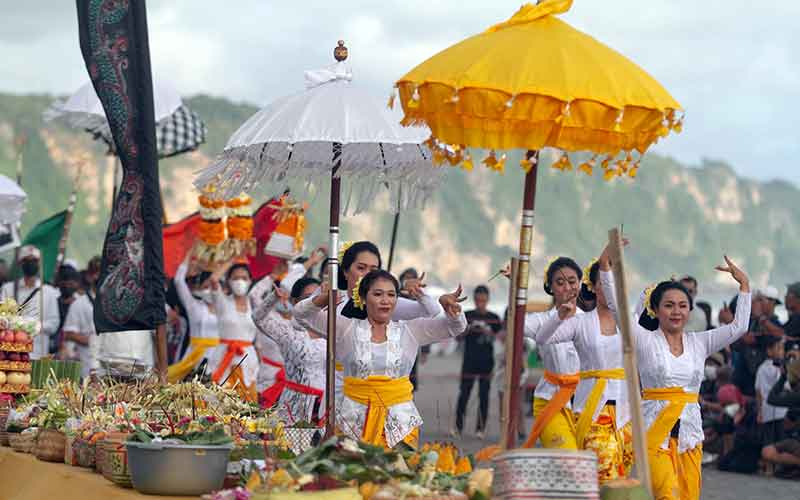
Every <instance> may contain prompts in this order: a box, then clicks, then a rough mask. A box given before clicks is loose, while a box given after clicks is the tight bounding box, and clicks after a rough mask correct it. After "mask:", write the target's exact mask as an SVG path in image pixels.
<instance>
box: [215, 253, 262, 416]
mask: <svg viewBox="0 0 800 500" xmlns="http://www.w3.org/2000/svg"><path fill="white" fill-rule="evenodd" d="M223 274H224V275H225V282H226V284H227V285H228V289H230V291H231V294H230V295H226V294H225V293H224V292H223V291H222V287H221V286H220V284H219V277H220V276H222V275H223ZM250 284H251V278H250V268H249V267H248V266H247V264H244V263H241V262H237V263H234V261H230V262H228V263H227V264H225V265H224V266H222V267H221V268H220V269H218V270H217V271H215V272H214V274H212V275H211V291H212V297H213V298H214V307H215V308H216V311H217V318H218V321H219V337H220V342H221V343H222V347H224V348H225V351H224V354H223V355H222V359H221V360H220V362H219V365H218V366H217V369H216V370H215V371H214V373H213V375H212V376H211V379H212V380H213V381H214V382H216V383H218V384H219V383H221V382H222V381H224V380H226V379H227V385H229V386H234V385H235V386H236V388H237V391H238V392H239V394H240V395H241V396H242V398H243V399H246V400H247V401H253V402H255V401H257V400H258V394H257V392H256V379H257V377H258V367H259V357H258V354H257V352H256V349H255V347H254V345H253V342H254V341H255V339H256V335H257V333H258V330H257V328H256V325H255V323H253V318H252V311H251V308H250V301H249V300H248V297H247V293H248V292H249V291H250ZM240 362H241V365H240V364H239V363H240ZM237 366H238V368H236V367H237ZM234 368H235V369H234ZM232 369H234V371H233V373H231V370H232Z"/></svg>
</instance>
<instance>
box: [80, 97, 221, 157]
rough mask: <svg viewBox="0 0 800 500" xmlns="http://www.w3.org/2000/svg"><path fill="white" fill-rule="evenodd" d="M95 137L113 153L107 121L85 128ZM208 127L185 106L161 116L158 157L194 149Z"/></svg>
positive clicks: (158, 129) (112, 142) (158, 128)
mask: <svg viewBox="0 0 800 500" xmlns="http://www.w3.org/2000/svg"><path fill="white" fill-rule="evenodd" d="M86 131H87V132H89V133H90V134H92V135H93V136H94V138H95V139H99V140H102V141H103V142H105V143H106V144H107V145H108V153H109V154H112V155H113V154H114V152H115V148H114V140H113V139H112V137H111V132H110V130H109V128H108V123H107V122H106V121H105V120H103V124H102V125H98V126H95V127H90V128H87V129H86ZM207 132H208V129H207V128H206V124H205V123H203V120H201V119H200V117H199V116H198V115H197V113H195V112H194V111H192V110H191V109H189V108H188V107H186V106H181V107H179V108H178V109H176V110H175V112H174V113H172V114H171V115H169V116H168V117H166V118H163V119H162V120H161V121H159V122H158V123H157V124H156V143H157V144H158V157H159V158H168V157H170V156H175V155H179V154H181V153H185V152H187V151H194V150H195V149H197V148H198V146H200V144H203V143H204V142H206V133H207Z"/></svg>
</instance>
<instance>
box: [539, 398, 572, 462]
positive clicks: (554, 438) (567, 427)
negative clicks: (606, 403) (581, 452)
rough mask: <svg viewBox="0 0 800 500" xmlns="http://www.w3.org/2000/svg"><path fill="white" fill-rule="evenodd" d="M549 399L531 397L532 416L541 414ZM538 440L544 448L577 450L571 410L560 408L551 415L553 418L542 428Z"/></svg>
mask: <svg viewBox="0 0 800 500" xmlns="http://www.w3.org/2000/svg"><path fill="white" fill-rule="evenodd" d="M547 403H549V401H548V400H547V399H542V398H533V415H534V417H536V416H538V415H539V414H541V412H542V410H544V407H545V406H547ZM539 440H540V441H541V442H542V447H544V448H560V449H562V450H577V449H578V443H577V442H576V441H575V417H574V415H573V414H572V410H570V409H569V408H562V409H561V411H559V412H558V413H556V414H555V415H553V418H551V419H550V421H549V422H548V423H547V425H545V427H544V429H542V433H541V434H540V435H539Z"/></svg>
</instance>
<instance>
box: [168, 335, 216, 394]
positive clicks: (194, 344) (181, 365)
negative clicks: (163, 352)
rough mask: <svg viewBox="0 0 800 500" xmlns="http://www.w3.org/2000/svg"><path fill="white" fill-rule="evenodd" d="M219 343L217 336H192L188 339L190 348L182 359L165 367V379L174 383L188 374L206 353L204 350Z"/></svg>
mask: <svg viewBox="0 0 800 500" xmlns="http://www.w3.org/2000/svg"><path fill="white" fill-rule="evenodd" d="M218 345H219V339H218V338H193V339H192V340H191V341H189V347H190V348H191V350H190V351H189V354H187V355H186V357H184V358H183V359H182V360H180V361H178V362H177V363H175V364H174V365H170V366H169V368H167V380H168V381H169V383H171V384H174V383H176V382H180V381H181V380H183V379H184V377H186V375H189V372H191V371H192V370H194V367H195V366H197V364H198V363H199V362H200V360H201V359H203V356H205V355H206V350H207V349H209V348H211V347H216V346H218Z"/></svg>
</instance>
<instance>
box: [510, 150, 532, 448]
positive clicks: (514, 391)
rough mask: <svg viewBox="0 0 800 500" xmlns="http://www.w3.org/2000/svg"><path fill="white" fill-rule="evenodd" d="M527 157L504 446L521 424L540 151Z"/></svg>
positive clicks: (513, 445) (513, 438) (514, 441)
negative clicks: (529, 284)
mask: <svg viewBox="0 0 800 500" xmlns="http://www.w3.org/2000/svg"><path fill="white" fill-rule="evenodd" d="M526 155H527V157H528V159H529V160H531V162H532V163H533V166H532V168H531V169H530V170H529V171H528V173H527V174H525V194H524V196H523V199H522V227H521V228H520V232H519V272H518V273H517V274H518V276H517V287H516V289H517V290H516V294H515V295H516V305H515V307H514V330H513V333H514V344H513V346H514V356H513V358H512V363H511V367H510V369H511V377H510V378H509V386H508V387H507V388H506V389H507V390H508V394H509V414H508V427H507V428H506V435H505V449H512V448H516V444H517V430H518V426H519V424H520V423H519V422H518V421H517V420H519V419H518V418H517V417H518V414H519V412H518V411H517V409H518V408H519V404H520V401H519V380H520V372H521V371H522V336H523V334H524V328H525V307H526V306H527V305H528V273H529V270H530V260H531V242H532V240H533V207H534V204H535V201H536V174H537V172H538V171H539V166H538V159H539V152H538V151H528V152H527V153H526Z"/></svg>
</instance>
